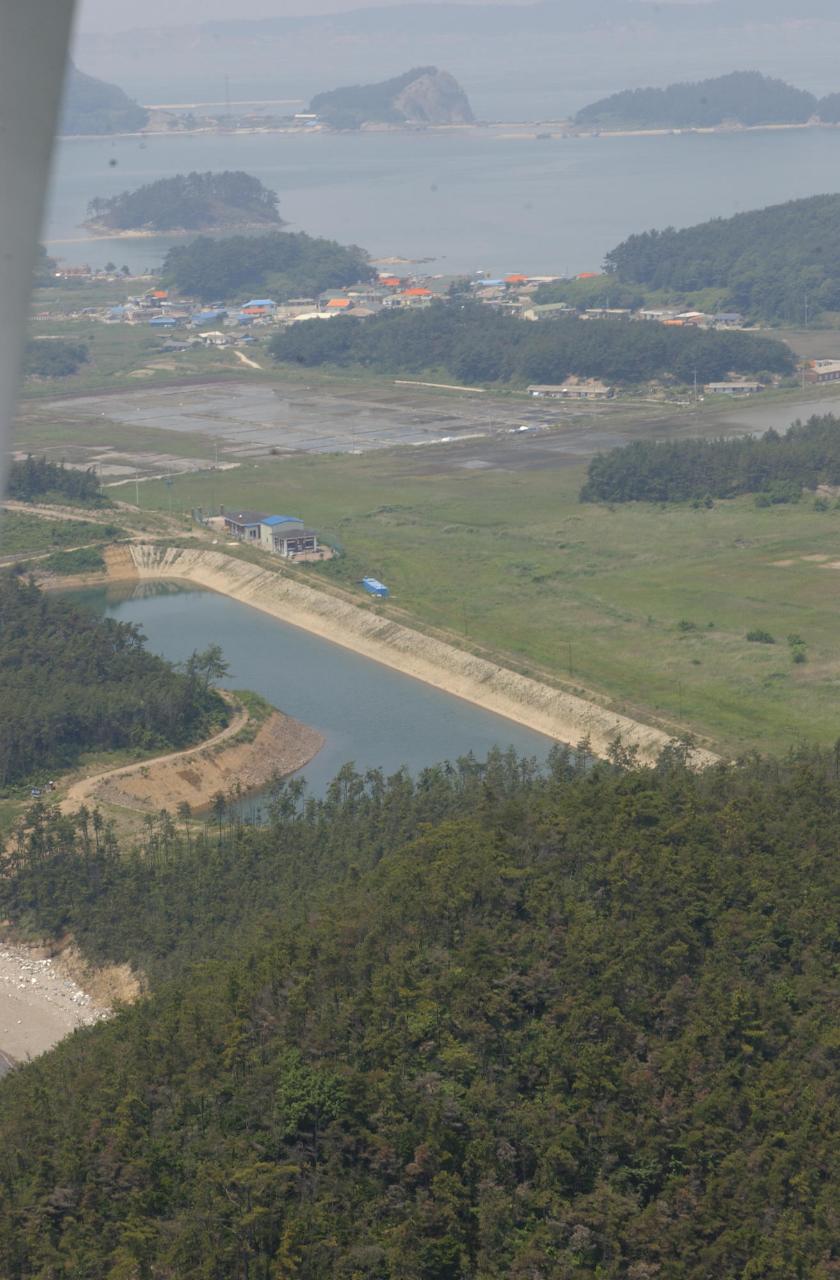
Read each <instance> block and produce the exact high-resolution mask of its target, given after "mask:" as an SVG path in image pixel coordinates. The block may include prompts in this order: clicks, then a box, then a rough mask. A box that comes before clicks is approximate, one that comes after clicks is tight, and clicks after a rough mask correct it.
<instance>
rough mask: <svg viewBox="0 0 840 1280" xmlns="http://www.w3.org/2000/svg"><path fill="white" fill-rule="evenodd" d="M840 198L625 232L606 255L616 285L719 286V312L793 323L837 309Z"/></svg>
mask: <svg viewBox="0 0 840 1280" xmlns="http://www.w3.org/2000/svg"><path fill="white" fill-rule="evenodd" d="M838 217H840V195H824V196H811V197H809V198H807V199H804V200H790V201H788V202H787V203H786V204H779V205H771V206H770V207H769V208H767V209H760V210H757V211H755V212H750V213H737V214H735V215H734V217H731V218H715V219H713V220H712V221H710V222H703V223H700V224H699V225H698V226H694V227H688V228H686V229H685V230H682V231H676V230H674V228H673V227H669V228H667V230H665V231H646V232H644V233H642V234H640V235H633V236H630V237H629V238H628V239H627V240H625V241H623V243H622V244H620V245H618V247H617V248H615V249H613V250H612V251H611V252H610V253H608V254H607V258H606V268H607V270H608V271H609V272H610V273H611V274H612V275H613V276H614V277H615V278H616V280H617V281H618V282H620V283H621V284H625V285H643V286H645V287H646V288H648V289H665V290H671V291H674V292H677V293H686V292H690V291H692V290H696V289H706V288H718V289H721V290H723V291H724V296H723V300H722V303H721V309H731V310H734V311H740V312H742V313H744V314H747V315H752V316H756V317H763V318H765V319H768V320H777V321H790V322H794V323H799V322H801V321H802V320H805V321H806V322H807V320H808V319H809V317H813V316H815V315H816V314H817V313H818V312H820V311H834V310H840V243H839V242H838V239H837V236H836V227H837V220H838Z"/></svg>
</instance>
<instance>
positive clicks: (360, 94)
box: [309, 67, 473, 129]
mask: <svg viewBox="0 0 840 1280" xmlns="http://www.w3.org/2000/svg"><path fill="white" fill-rule="evenodd" d="M309 110H310V111H312V112H314V113H315V114H316V115H318V116H320V118H321V119H322V120H323V121H325V123H327V124H330V125H332V126H333V128H336V129H358V128H359V127H360V126H361V125H363V124H406V123H411V122H414V123H423V124H469V123H470V122H471V121H472V120H473V113H472V109H471V108H470V104H469V102H468V100H467V96H466V94H465V93H464V91H463V89H462V88H461V86H460V85H459V84H458V82H457V80H455V79H454V78H453V77H452V76H451V75H450V74H449V73H448V72H447V71H439V70H438V69H437V67H414V68H413V69H412V70H411V71H406V72H404V73H403V75H400V76H394V77H393V79H390V80H382V81H380V82H379V83H378V84H364V85H350V86H347V87H346V88H343V89H333V90H331V91H330V92H328V93H319V94H316V96H315V97H314V98H313V99H312V102H311V103H310V106H309Z"/></svg>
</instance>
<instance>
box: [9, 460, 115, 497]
mask: <svg viewBox="0 0 840 1280" xmlns="http://www.w3.org/2000/svg"><path fill="white" fill-rule="evenodd" d="M6 487H7V491H8V494H9V497H10V498H17V499H19V501H21V502H33V501H35V500H36V499H37V500H38V501H39V502H45V501H46V502H49V501H59V502H72V503H78V504H79V505H80V506H85V507H110V506H112V503H111V501H110V499H109V498H107V497H106V495H105V494H104V493H103V492H102V489H101V487H100V484H99V480H98V478H97V475H96V472H95V470H94V469H93V467H88V468H87V470H86V471H82V470H80V469H79V468H78V467H65V465H64V463H63V462H48V461H47V459H46V458H44V457H41V458H33V456H32V454H31V453H30V454H27V456H26V457H25V458H23V459H20V460H16V461H15V462H13V463H12V464H11V465H10V467H9V475H8V478H7V482H6Z"/></svg>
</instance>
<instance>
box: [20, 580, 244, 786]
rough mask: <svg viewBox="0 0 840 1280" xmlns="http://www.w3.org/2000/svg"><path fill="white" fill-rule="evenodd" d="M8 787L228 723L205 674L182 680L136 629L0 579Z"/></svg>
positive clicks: (188, 738) (185, 739)
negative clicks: (97, 756)
mask: <svg viewBox="0 0 840 1280" xmlns="http://www.w3.org/2000/svg"><path fill="white" fill-rule="evenodd" d="M0 706H2V708H3V714H2V717H0V786H6V785H8V784H9V783H15V782H19V781H20V780H22V779H25V778H30V777H35V776H37V777H38V778H40V779H42V780H43V779H44V777H45V776H48V775H49V774H50V773H54V772H56V771H58V770H59V769H62V768H67V767H68V766H70V765H72V764H74V763H75V762H76V761H77V760H78V758H79V755H80V754H81V753H82V752H83V751H90V750H113V749H115V748H117V747H135V748H138V749H147V748H151V747H158V746H159V747H162V748H165V747H167V746H173V747H177V746H181V745H186V744H188V743H189V742H192V741H195V740H196V739H197V738H200V737H201V736H203V734H204V731H205V730H206V729H208V728H209V727H210V726H211V725H212V724H214V723H217V722H222V723H223V722H224V721H225V719H226V710H225V704H224V703H223V701H222V700H221V698H220V697H219V695H218V694H216V693H215V692H213V691H212V690H211V689H209V688H208V687H207V683H206V681H205V680H204V679H202V678H201V673H200V670H199V668H198V667H195V669H193V668H190V669H189V670H188V671H187V672H186V673H180V672H177V671H176V670H175V669H174V668H173V667H172V665H171V664H170V663H168V662H165V661H164V660H163V659H162V658H158V657H156V656H155V655H154V654H151V653H148V652H147V650H146V649H145V647H144V643H143V636H142V635H141V633H140V632H139V630H138V629H137V628H136V627H134V626H132V625H131V624H129V623H122V622H114V621H113V619H99V618H97V617H95V616H94V615H92V614H89V613H87V612H85V611H84V610H80V609H77V608H75V607H74V606H73V605H71V604H69V603H67V602H65V601H63V600H59V599H56V598H55V597H53V596H50V595H49V594H48V593H44V592H41V591H39V590H38V588H37V587H36V586H34V585H33V584H31V583H25V582H22V581H21V580H20V579H19V578H16V577H14V576H13V575H12V574H9V573H3V574H0Z"/></svg>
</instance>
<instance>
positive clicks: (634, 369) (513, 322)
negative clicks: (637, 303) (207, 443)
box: [269, 303, 795, 385]
mask: <svg viewBox="0 0 840 1280" xmlns="http://www.w3.org/2000/svg"><path fill="white" fill-rule="evenodd" d="M269 350H270V351H271V353H272V355H273V356H274V358H275V359H276V360H278V361H281V362H283V363H287V364H297V365H301V366H303V367H316V366H318V365H336V366H342V367H347V366H356V367H359V368H364V369H371V370H373V371H374V372H376V373H397V374H414V375H420V374H427V373H430V372H435V371H437V372H442V373H444V374H445V375H446V377H447V379H449V380H450V381H452V380H455V381H457V382H462V383H476V382H478V383H491V384H502V385H504V384H509V385H517V384H518V385H524V384H526V383H559V382H563V381H564V380H565V379H566V378H567V377H569V376H570V375H577V376H579V377H586V378H600V379H603V380H604V381H606V382H610V383H620V384H625V385H629V384H638V383H643V382H647V381H650V380H651V379H653V378H662V377H669V378H672V379H674V380H676V381H679V382H683V383H687V382H691V381H692V380H693V378H694V376H695V373H696V374H697V377H698V378H700V379H701V380H702V381H714V380H716V379H718V378H725V377H726V375H727V374H728V373H729V372H731V371H733V370H734V371H737V372H739V373H758V372H760V371H761V372H764V371H767V372H770V373H777V374H787V373H790V372H792V370H793V369H794V367H795V360H794V356H793V352H792V351H791V350H790V348H789V347H787V346H786V345H785V344H784V343H782V342H778V341H776V340H775V339H773V338H765V337H762V336H760V335H757V334H751V333H741V332H723V331H714V332H713V331H705V330H698V329H691V328H684V329H673V328H668V327H666V326H664V325H658V324H641V323H629V322H627V321H624V320H599V321H598V322H597V324H593V323H591V322H587V321H583V320H578V319H577V318H571V319H560V320H555V321H552V322H550V323H544V324H527V323H525V322H523V321H522V320H519V319H517V318H514V317H511V316H506V315H502V314H499V313H498V312H494V311H491V310H490V308H488V307H483V306H481V305H480V304H474V305H471V306H464V307H460V306H459V307H456V306H447V305H445V304H444V303H440V304H438V305H437V306H433V307H431V308H429V309H428V310H424V311H398V312H395V311H389V312H383V313H381V314H380V315H377V316H373V317H372V318H370V319H366V320H358V319H354V318H353V317H352V316H346V317H345V316H341V317H338V318H337V319H333V320H330V321H329V322H328V323H326V322H324V321H317V320H308V321H303V322H301V323H300V324H296V325H294V326H292V327H290V328H287V329H283V330H281V331H280V332H279V333H278V334H277V335H276V336H275V337H274V338H273V339H272V341H271V343H270V346H269Z"/></svg>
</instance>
